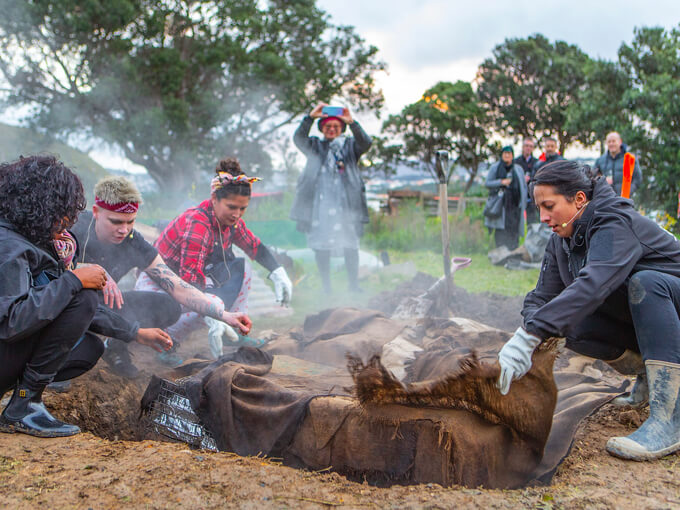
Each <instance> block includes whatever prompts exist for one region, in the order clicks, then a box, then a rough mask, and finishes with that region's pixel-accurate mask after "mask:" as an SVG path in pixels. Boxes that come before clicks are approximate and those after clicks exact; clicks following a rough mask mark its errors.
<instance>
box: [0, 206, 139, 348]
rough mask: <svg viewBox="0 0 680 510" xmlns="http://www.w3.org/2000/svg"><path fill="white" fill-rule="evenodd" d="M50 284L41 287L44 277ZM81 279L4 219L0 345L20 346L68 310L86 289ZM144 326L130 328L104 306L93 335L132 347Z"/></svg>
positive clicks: (1, 226) (0, 252)
mask: <svg viewBox="0 0 680 510" xmlns="http://www.w3.org/2000/svg"><path fill="white" fill-rule="evenodd" d="M43 271H44V272H45V273H46V274H47V276H48V277H49V279H50V283H48V284H47V285H36V284H35V282H34V279H35V278H37V277H38V275H39V274H40V273H42V272H43ZM82 288H83V286H82V284H81V283H80V280H79V279H78V277H77V276H75V275H74V274H73V273H72V272H70V271H64V266H63V264H62V263H60V261H58V260H57V256H56V253H54V254H52V253H48V252H47V251H45V250H43V249H41V248H39V247H37V246H36V245H34V244H33V243H31V242H30V241H29V240H28V239H26V238H25V237H24V236H22V235H21V234H20V233H19V232H17V231H16V230H15V228H14V226H13V225H12V224H11V223H9V222H7V221H5V220H3V219H0V341H3V342H17V341H20V340H23V339H26V338H28V337H30V336H32V335H33V334H35V333H37V332H38V331H40V330H41V329H43V328H44V327H45V326H47V325H48V324H50V323H51V322H52V321H54V320H55V319H56V318H57V317H58V316H59V314H61V312H63V311H64V309H65V308H66V306H67V305H68V304H69V302H70V301H71V299H73V296H75V295H76V294H77V293H78V292H80V291H81V290H82ZM138 329H139V323H134V324H130V323H129V322H128V321H126V320H125V319H123V318H122V317H121V316H119V315H117V314H115V313H114V312H113V311H111V310H109V309H107V308H106V307H104V306H98V307H97V312H96V313H95V316H94V319H93V320H92V323H91V324H90V331H92V332H93V333H99V334H102V335H106V336H112V337H115V338H119V339H121V340H124V341H127V342H130V341H132V340H134V339H135V338H136V337H137V330H138Z"/></svg>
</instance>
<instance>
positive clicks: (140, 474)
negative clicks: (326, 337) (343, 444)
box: [0, 406, 680, 509]
mask: <svg viewBox="0 0 680 510" xmlns="http://www.w3.org/2000/svg"><path fill="white" fill-rule="evenodd" d="M643 418H644V415H639V413H637V412H636V411H630V410H624V411H618V410H614V409H613V408H612V407H611V406H607V407H604V408H603V409H601V410H600V411H599V412H598V413H596V414H595V415H594V416H593V417H591V418H589V419H588V420H586V422H585V423H584V424H583V426H582V428H581V430H580V432H579V433H578V435H577V437H576V441H575V443H574V447H573V449H572V452H571V454H570V455H569V456H568V457H567V459H566V460H565V462H564V463H563V464H562V465H561V466H560V468H559V470H558V472H557V474H556V476H555V478H554V480H553V483H552V484H551V485H550V486H544V487H532V488H526V489H520V490H505V491H499V490H484V489H482V488H478V489H469V488H460V487H451V488H442V487H440V486H438V485H434V484H428V485H418V486H407V487H403V486H395V487H390V488H378V487H372V486H369V485H368V484H366V483H363V484H362V483H356V482H352V481H348V480H347V479H345V478H343V477H342V476H340V475H338V474H335V473H319V472H306V471H300V470H296V469H292V468H288V467H285V466H281V465H278V464H277V462H276V460H268V459H262V458H256V457H250V458H243V457H238V456H236V455H234V454H228V453H210V452H205V451H196V450H189V449H188V448H187V447H186V446H184V445H181V444H174V443H164V442H156V441H141V442H135V441H110V440H106V439H101V438H99V437H96V436H94V435H92V434H91V433H83V434H81V435H78V436H75V437H71V438H65V439H56V440H54V439H52V440H49V439H38V438H33V437H29V436H25V435H21V434H14V435H10V434H0V451H1V452H2V453H1V454H0V506H1V507H2V508H38V507H40V508H83V509H86V508H93V509H98V508H362V507H376V508H452V507H469V508H544V509H549V508H589V509H590V508H636V509H638V508H655V509H658V508H680V481H679V480H678V475H679V474H680V467H679V466H678V464H679V462H678V461H679V460H680V457H678V456H675V455H674V456H670V457H668V458H666V459H663V460H661V461H658V462H654V463H633V462H625V461H621V460H618V459H615V458H613V457H611V456H609V455H608V454H607V453H606V452H605V451H604V449H603V446H604V442H605V441H606V438H607V437H609V436H611V435H616V434H627V433H629V432H630V430H631V428H632V423H633V422H637V421H639V420H640V419H643Z"/></svg>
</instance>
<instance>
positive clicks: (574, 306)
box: [498, 161, 680, 460]
mask: <svg viewBox="0 0 680 510" xmlns="http://www.w3.org/2000/svg"><path fill="white" fill-rule="evenodd" d="M533 197H534V201H535V203H536V205H537V206H538V208H539V212H540V218H541V221H542V222H543V223H546V224H547V225H548V226H549V227H551V228H552V231H553V235H552V237H551V238H550V241H549V243H548V247H547V249H546V252H545V256H544V258H543V264H542V267H541V273H540V275H539V277H538V282H537V284H536V288H535V289H534V290H533V291H531V292H530V293H529V294H527V297H526V298H525V300H524V309H523V310H522V315H523V316H524V325H523V327H521V328H519V329H518V330H517V331H516V332H515V335H514V336H513V337H512V338H511V339H510V340H509V341H508V342H507V343H506V344H505V345H504V346H503V348H502V349H501V351H500V353H499V355H498V359H499V363H500V366H501V376H500V379H499V382H498V385H499V388H500V391H501V393H503V394H506V393H508V391H509V390H510V385H511V383H512V381H513V380H515V379H519V378H520V377H523V376H524V375H525V374H526V373H527V372H528V371H529V369H530V367H531V356H532V354H533V352H534V349H535V348H536V347H537V346H538V344H540V343H541V342H542V341H543V340H544V339H546V338H550V337H565V338H566V346H567V348H569V349H571V350H573V351H575V352H577V353H579V354H582V355H585V356H589V357H592V358H598V359H601V360H604V361H605V362H607V363H608V364H609V365H610V366H611V367H612V368H614V369H615V370H617V371H618V372H620V373H622V374H625V375H635V376H637V379H636V384H635V386H633V390H632V392H631V394H630V395H628V396H627V397H619V398H618V399H615V400H614V402H613V403H614V404H615V405H636V406H640V405H644V403H645V402H647V401H648V402H649V418H648V419H647V420H646V421H645V422H644V423H643V424H642V425H641V426H640V428H638V429H637V430H636V431H635V432H633V433H632V434H630V435H629V436H627V437H613V438H611V439H609V441H608V442H607V445H606V449H607V451H608V452H609V453H611V454H612V455H615V456H617V457H621V458H624V459H631V460H652V459H658V458H661V457H663V456H665V455H668V454H670V453H673V452H676V451H678V450H680V243H678V240H677V239H676V238H675V237H674V236H673V235H671V234H669V233H668V232H666V231H665V230H663V229H662V228H660V227H659V226H658V225H656V223H654V222H653V221H652V220H650V219H649V218H645V217H643V216H641V215H640V214H639V213H638V212H637V211H636V210H635V208H634V207H633V202H631V201H630V200H627V199H625V198H621V197H619V196H616V195H615V194H614V191H613V190H612V188H611V186H610V185H609V184H608V183H607V181H605V180H604V179H603V178H594V177H593V176H592V174H591V172H590V169H589V168H588V167H585V166H582V165H580V164H578V163H575V162H569V161H555V162H553V163H550V164H547V165H545V166H542V167H541V168H540V169H539V170H538V171H537V172H536V175H535V179H534V183H533Z"/></svg>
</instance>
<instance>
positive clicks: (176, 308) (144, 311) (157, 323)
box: [99, 290, 182, 329]
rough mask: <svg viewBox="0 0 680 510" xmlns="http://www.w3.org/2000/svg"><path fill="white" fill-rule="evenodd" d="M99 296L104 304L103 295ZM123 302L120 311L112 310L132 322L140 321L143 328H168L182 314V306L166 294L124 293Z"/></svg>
mask: <svg viewBox="0 0 680 510" xmlns="http://www.w3.org/2000/svg"><path fill="white" fill-rule="evenodd" d="M99 295H100V303H102V304H103V303H104V298H103V294H101V293H99ZM123 302H124V303H123V306H122V307H121V309H120V310H119V309H118V308H116V307H114V308H112V310H113V311H114V312H116V313H118V314H120V315H121V316H123V317H124V318H126V319H127V320H129V321H130V322H135V321H138V322H139V325H140V327H142V328H161V329H163V328H167V327H168V326H172V325H173V324H174V323H175V322H177V321H178V320H179V317H180V315H181V314H182V307H181V306H180V304H179V303H178V302H177V301H175V299H174V298H173V297H172V296H170V295H169V294H166V293H165V292H149V291H144V290H130V291H127V292H123ZM105 306H106V305H105Z"/></svg>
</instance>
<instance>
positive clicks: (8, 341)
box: [0, 156, 171, 437]
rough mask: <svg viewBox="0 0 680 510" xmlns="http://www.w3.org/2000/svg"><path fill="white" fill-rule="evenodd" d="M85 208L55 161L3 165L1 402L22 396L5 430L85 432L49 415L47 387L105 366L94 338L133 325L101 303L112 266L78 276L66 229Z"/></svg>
mask: <svg viewBox="0 0 680 510" xmlns="http://www.w3.org/2000/svg"><path fill="white" fill-rule="evenodd" d="M84 207H85V197H84V194H83V186H82V184H81V182H80V179H79V178H78V177H77V176H76V175H75V174H74V173H73V172H71V170H69V169H68V168H67V167H66V166H64V165H63V164H62V163H61V162H59V161H57V160H56V159H55V158H54V157H49V156H32V157H27V158H21V159H20V160H18V161H16V162H13V163H9V164H4V165H1V166H0V360H2V363H0V398H1V397H2V395H3V394H4V393H5V392H7V391H8V390H11V389H13V390H14V393H13V394H12V398H11V399H10V401H9V404H8V405H7V407H6V408H5V409H4V411H3V413H2V417H1V418H0V430H1V431H3V432H23V433H26V434H30V435H34V436H40V437H60V436H70V435H73V434H77V433H78V432H79V431H80V429H79V428H78V427H77V426H75V425H69V424H66V423H64V422H61V421H59V420H57V419H56V418H54V417H53V416H52V415H51V414H50V413H49V412H48V411H47V409H46V408H45V406H44V405H43V403H42V393H43V390H44V389H45V387H46V386H47V385H48V384H50V383H51V382H53V381H67V380H69V379H72V378H74V377H77V376H79V375H81V374H83V373H85V372H87V371H88V370H90V369H91V368H92V367H93V366H94V365H95V364H96V363H97V360H98V359H99V357H100V356H101V355H102V352H103V350H104V345H103V343H102V342H101V340H100V339H99V338H98V337H97V336H96V335H95V334H93V333H99V334H111V333H113V332H115V331H123V330H125V329H126V324H127V322H126V321H118V320H117V318H116V317H115V316H110V315H107V314H106V313H102V312H103V310H101V309H100V308H99V307H98V299H97V294H96V292H97V291H98V290H100V289H102V288H103V287H104V286H105V284H106V280H107V276H106V272H105V271H104V269H103V268H102V267H100V266H98V265H92V266H89V267H83V268H78V269H73V270H70V268H71V267H72V260H73V257H74V254H75V251H76V243H75V240H74V239H73V237H72V236H71V235H70V234H69V233H68V231H67V230H66V229H68V228H69V227H71V225H72V224H73V222H75V221H76V219H77V217H78V214H79V213H80V212H81V211H82V210H83V209H84ZM153 345H154V346H155V347H156V348H158V349H161V348H163V347H167V346H169V345H171V342H170V340H169V338H168V339H167V342H166V341H165V339H162V338H161V339H160V340H158V341H154V344H153Z"/></svg>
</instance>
